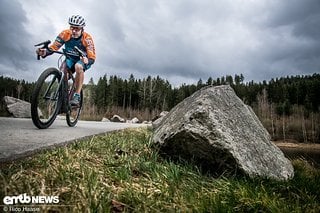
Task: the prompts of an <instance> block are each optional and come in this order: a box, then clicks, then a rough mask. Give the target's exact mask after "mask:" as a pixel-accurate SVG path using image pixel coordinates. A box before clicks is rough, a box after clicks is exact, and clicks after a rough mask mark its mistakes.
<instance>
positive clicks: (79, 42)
mask: <svg viewBox="0 0 320 213" xmlns="http://www.w3.org/2000/svg"><path fill="white" fill-rule="evenodd" d="M71 35H72V32H71V30H64V31H62V32H61V33H60V34H59V35H58V36H57V38H56V40H55V41H54V42H53V44H52V45H51V46H50V47H49V49H50V50H53V51H57V50H59V49H60V48H61V47H62V46H63V45H65V49H66V51H67V52H70V53H73V52H74V46H77V47H78V48H79V49H80V50H82V51H84V52H86V53H87V57H88V59H89V64H90V65H91V64H93V63H94V61H95V59H96V52H95V47H94V43H93V39H92V37H91V35H90V34H89V33H86V32H83V33H82V35H81V36H80V37H79V38H72V36H71Z"/></svg>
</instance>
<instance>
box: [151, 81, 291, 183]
mask: <svg viewBox="0 0 320 213" xmlns="http://www.w3.org/2000/svg"><path fill="white" fill-rule="evenodd" d="M152 140H153V143H154V144H155V145H157V146H159V148H160V149H161V151H163V152H165V153H167V154H168V155H171V156H177V155H178V156H181V157H184V158H191V157H192V158H194V159H195V160H197V161H199V162H201V163H202V165H206V166H209V167H210V168H209V169H210V170H213V171H217V172H222V173H223V172H224V171H231V172H236V171H237V170H238V169H239V170H240V171H241V172H243V173H245V174H247V175H249V176H250V177H256V176H260V177H267V178H272V179H277V180H287V179H290V178H292V177H293V175H294V171H293V167H292V164H291V162H290V161H289V160H288V159H287V158H285V157H284V154H283V153H282V151H281V150H280V149H279V148H278V147H277V146H276V145H274V144H273V143H272V142H271V140H270V135H269V133H268V132H267V130H266V129H265V128H264V127H263V125H262V124H261V122H260V121H259V119H258V117H257V116H256V115H255V114H254V112H253V111H252V109H251V108H250V107H248V106H247V105H245V104H244V103H243V102H242V101H241V99H240V98H239V97H237V95H236V94H235V92H234V91H233V89H232V88H231V87H230V86H217V87H206V88H203V89H201V90H199V91H197V92H195V93H194V94H193V95H191V96H190V97H188V98H186V99H185V100H184V101H182V102H181V103H179V104H178V105H177V106H176V107H174V108H173V109H172V110H171V111H170V112H169V114H167V115H166V116H165V117H164V118H163V120H162V121H161V123H160V125H159V126H158V128H156V129H155V132H154V135H153V138H152Z"/></svg>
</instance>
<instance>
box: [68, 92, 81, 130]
mask: <svg viewBox="0 0 320 213" xmlns="http://www.w3.org/2000/svg"><path fill="white" fill-rule="evenodd" d="M68 97H69V101H70V98H72V97H73V90H70V94H69V96H68ZM82 104H83V92H82V90H81V92H80V104H79V106H71V105H70V104H69V106H68V112H67V115H66V119H67V124H68V126H70V127H74V126H75V125H76V124H77V123H78V120H79V117H80V113H81V110H82Z"/></svg>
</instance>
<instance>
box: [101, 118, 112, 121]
mask: <svg viewBox="0 0 320 213" xmlns="http://www.w3.org/2000/svg"><path fill="white" fill-rule="evenodd" d="M101 122H110V120H109V119H108V118H105V117H103V118H102V120H101Z"/></svg>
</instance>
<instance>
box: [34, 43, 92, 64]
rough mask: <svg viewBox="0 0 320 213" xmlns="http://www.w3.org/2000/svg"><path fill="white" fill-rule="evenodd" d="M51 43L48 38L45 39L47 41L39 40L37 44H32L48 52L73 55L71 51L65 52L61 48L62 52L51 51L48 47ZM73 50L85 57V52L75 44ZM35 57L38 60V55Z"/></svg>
mask: <svg viewBox="0 0 320 213" xmlns="http://www.w3.org/2000/svg"><path fill="white" fill-rule="evenodd" d="M50 43H51V41H50V40H47V41H44V42H41V43H39V44H36V45H34V46H35V47H39V46H41V47H39V49H46V50H48V51H50V52H53V53H58V54H62V55H65V56H68V55H73V56H75V55H74V54H72V53H67V52H66V51H65V50H64V49H63V52H61V51H52V50H50V49H49V44H50ZM74 50H75V51H76V52H77V53H78V54H79V56H80V57H87V54H86V53H85V52H83V51H82V50H80V49H79V48H78V47H77V46H74ZM37 59H38V60H40V55H38V56H37Z"/></svg>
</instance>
